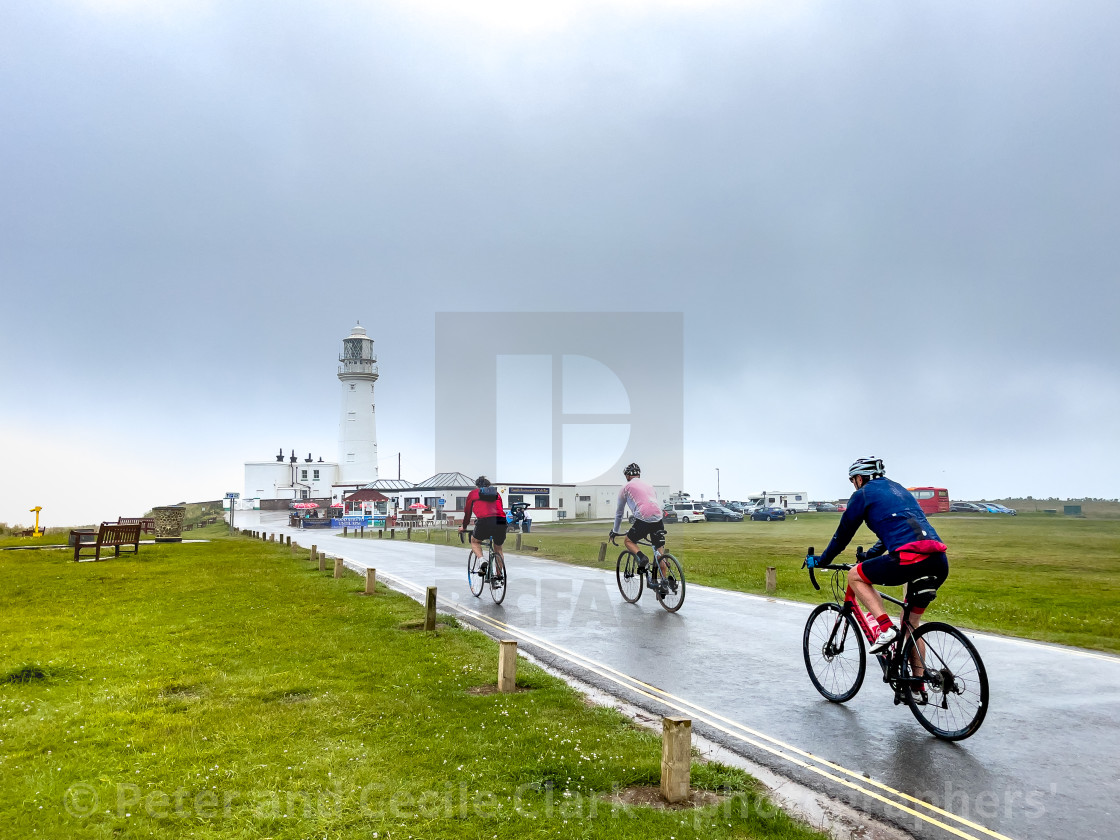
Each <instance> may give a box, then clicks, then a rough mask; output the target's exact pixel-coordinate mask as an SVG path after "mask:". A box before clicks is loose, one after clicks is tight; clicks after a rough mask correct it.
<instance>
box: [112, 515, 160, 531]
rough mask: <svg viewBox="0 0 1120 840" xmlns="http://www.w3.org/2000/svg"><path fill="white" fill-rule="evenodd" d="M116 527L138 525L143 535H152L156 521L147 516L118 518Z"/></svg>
mask: <svg viewBox="0 0 1120 840" xmlns="http://www.w3.org/2000/svg"><path fill="white" fill-rule="evenodd" d="M117 524H118V525H139V526H140V530H141V531H143V532H144V533H145V534H154V533H155V531H156V521H155V519H153V518H152V517H147V516H131V517H129V516H118V517H117Z"/></svg>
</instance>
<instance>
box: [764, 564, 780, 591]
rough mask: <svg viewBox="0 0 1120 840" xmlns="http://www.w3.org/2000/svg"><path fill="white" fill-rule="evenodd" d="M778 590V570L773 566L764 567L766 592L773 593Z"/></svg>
mask: <svg viewBox="0 0 1120 840" xmlns="http://www.w3.org/2000/svg"><path fill="white" fill-rule="evenodd" d="M777 588H778V570H777V569H776V568H774V567H773V566H767V567H766V591H767V592H774V591H775V590H777Z"/></svg>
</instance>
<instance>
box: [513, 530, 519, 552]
mask: <svg viewBox="0 0 1120 840" xmlns="http://www.w3.org/2000/svg"><path fill="white" fill-rule="evenodd" d="M513 550H514V551H520V550H521V532H520V531H518V532H517V545H515V546H514V547H513Z"/></svg>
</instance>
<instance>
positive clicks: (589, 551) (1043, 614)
mask: <svg viewBox="0 0 1120 840" xmlns="http://www.w3.org/2000/svg"><path fill="white" fill-rule="evenodd" d="M839 521H840V515H839V514H831V513H810V514H802V515H800V516H798V517H797V518H796V519H787V520H786V521H784V522H751V521H745V522H726V523H724V522H707V523H690V524H688V525H684V524H679V525H669V526H668V531H669V538H668V545H669V550H670V551H671V552H672V553H673V554H674V555H675V556H676V557H677V559H678V560H680V561H681V564H682V565H683V566H684V571H685V577H686V579H687V580H688V582H689V583H700V584H707V585H709V586H719V587H723V588H726V589H735V590H739V591H742V592H755V593H760V594H764V593H765V591H766V590H765V586H766V568H767V567H768V566H773V567H775V568H776V569H777V575H778V590H777V593H776V594H777V595H778V596H779V597H782V598H790V599H793V600H798V601H809V602H820V601H822V600H824V599H825V597H826V594H827V593H826V592H823V591H822V592H816V591H814V590H813V588H812V586H811V585H810V583H809V578H808V575H807V574H806V573H805V572H804V571H803V570H802V569H801V563H802V560H803V559H804V557H805V550H806V549H807V548H808V547H809V546H814V547H815V548H816V549H817V550H818V552H819V551H822V550H823V549H824V547H825V546H826V545H827V544H828V541H829V539H830V538H831V537H832V534H833V532H834V531H835V529H836V525H837V524H838V522H839ZM932 521H933V524H934V527H935V528H936V529H937V531H938V533H939V534H940V536H941V538H942V539H943V540H944V541H945V542H946V543H947V544H948V545H949V563H950V572H949V579H948V581H947V582H946V583H945V585H944V586H943V587H942V588H941V591H940V593H939V594H938V598H937V600H936V601H934V603H933V605H932V606H931V607H930V609H929V611H928V612H927V616H928V617H929V618H930V619H935V620H936V619H941V620H944V621H950V622H953V623H956V624H959V625H960V626H962V627H970V628H974V629H978V630H990V631H994V632H998V633H1006V634H1008V635H1014V636H1022V637H1024V638H1030V639H1040V640H1043V641H1050V642H1058V643H1061V644H1067V645H1076V646H1079V647H1086V648H1094V649H1096V650H1104V651H1112V652H1114V653H1120V628H1118V627H1117V615H1118V614H1120V579H1118V577H1117V567H1116V558H1117V556H1120V521H1116V520H1110V519H1075V518H1069V517H1052V516H1045V515H1042V514H1039V515H1023V516H1014V517H1011V516H971V517H970V516H968V515H961V516H935V517H933V518H932ZM609 528H610V525H609V524H604V525H602V526H598V527H593V526H588V525H582V524H575V525H557V526H551V527H550V526H544V527H540V526H538V525H536V524H534V526H533V530H532V532H530V533H529V534H526V535H524V537H523V539H524V540H525V541H526V542H528V543H530V544H532V545H535V546H537V547H538V552H537V553H538V554H540V555H541V556H544V557H551V558H553V559H556V560H562V561H564V562H568V563H575V564H579V565H586V566H599V563H598V561H597V557H598V552H599V545H600V543H602V542H603V541H604V538H605V533H606V531H607V530H609ZM874 541H875V537H874V535H873V534H872V533H871V532H870V531H868V530H867V529H861V531H860V532H859V534H858V535H857V537H856V539H855V540H853V541H852V547H851V550H850V551H848V552H847V553H846V554H845V555H844V556H845V557H846V558H848V559H851V558H853V556H854V548H855V546H856V545H861V544H862V545H864V546H868V547H870V546H871V544H872V543H873V542H874ZM620 542H621V541H620ZM607 549H608V551H607V557H606V561H605V563H604V565H606V566H609V567H610V568H612V569H613V568H614V565H615V561H616V559H617V557H618V554H619V552H620V551H621V550H622V549H621V548H614V547H613V546H611V545H609V544H608V546H607ZM818 577H820V576H818ZM887 591H888V592H889V591H892V590H890V589H888V590H887ZM894 591H895V593H896V594H897V593H898V592H901V589H896V590H894ZM686 609H687V607H686Z"/></svg>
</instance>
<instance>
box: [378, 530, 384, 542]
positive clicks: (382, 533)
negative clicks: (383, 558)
mask: <svg viewBox="0 0 1120 840" xmlns="http://www.w3.org/2000/svg"><path fill="white" fill-rule="evenodd" d="M383 536H385V529H384V528H378V529H377V538H378V539H381V538H382V537H383Z"/></svg>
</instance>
